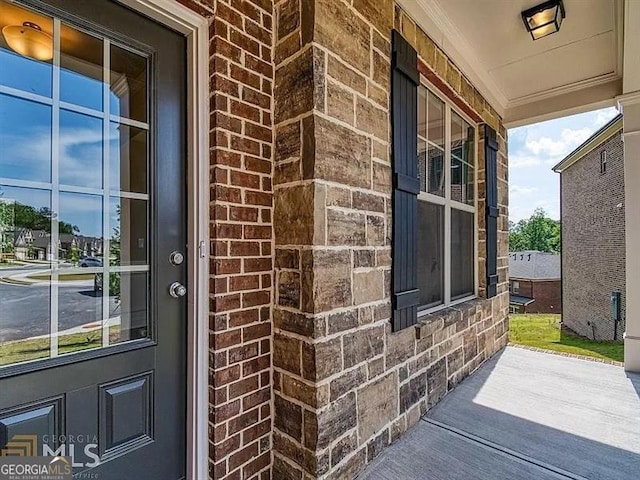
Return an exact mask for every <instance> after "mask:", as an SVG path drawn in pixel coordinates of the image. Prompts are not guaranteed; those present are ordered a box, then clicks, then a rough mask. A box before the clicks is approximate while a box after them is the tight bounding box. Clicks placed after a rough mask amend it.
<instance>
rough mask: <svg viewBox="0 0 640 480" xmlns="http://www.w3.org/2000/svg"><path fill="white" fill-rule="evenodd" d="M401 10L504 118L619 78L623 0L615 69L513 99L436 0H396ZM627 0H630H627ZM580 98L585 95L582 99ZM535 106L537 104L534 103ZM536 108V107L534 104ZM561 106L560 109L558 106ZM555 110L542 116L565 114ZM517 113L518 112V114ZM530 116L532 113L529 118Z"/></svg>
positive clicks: (618, 8)
mask: <svg viewBox="0 0 640 480" xmlns="http://www.w3.org/2000/svg"><path fill="white" fill-rule="evenodd" d="M396 1H397V3H398V4H399V5H400V6H401V7H402V8H403V10H404V11H405V12H406V13H408V14H409V16H411V17H412V18H413V20H414V21H415V22H416V23H417V25H418V26H419V27H421V28H422V29H423V30H424V31H425V32H426V33H427V34H428V35H429V37H431V39H432V40H433V41H434V42H435V43H436V44H437V45H438V46H439V47H440V48H441V49H442V50H443V51H444V52H445V53H446V54H447V56H448V57H449V58H450V59H451V60H452V61H453V62H454V63H455V64H456V66H457V67H458V68H459V69H460V70H461V71H462V72H463V73H464V74H465V75H466V76H467V77H468V78H469V80H470V81H471V83H472V84H473V85H474V86H475V87H476V88H477V89H478V91H479V92H480V93H481V94H482V95H483V96H484V98H485V99H486V100H487V101H488V102H489V103H490V104H491V106H493V108H494V109H495V110H496V111H497V112H498V114H499V115H500V116H501V117H503V118H505V119H506V117H511V116H512V114H515V112H513V111H511V112H509V110H511V109H514V108H517V109H519V110H521V109H522V107H525V106H527V105H530V106H531V107H534V104H540V103H547V104H548V102H549V100H550V99H553V98H554V97H560V96H564V97H565V98H566V96H567V94H571V93H574V92H580V93H581V94H582V96H584V95H585V94H586V90H587V89H590V88H591V89H593V87H598V86H604V85H606V84H611V83H612V82H615V81H616V80H619V79H620V78H622V74H623V65H624V56H623V54H624V48H623V46H624V27H623V25H624V21H625V14H624V3H625V0H614V1H615V29H616V31H615V42H616V67H615V71H614V72H611V73H607V74H605V75H600V76H598V77H594V78H590V79H586V80H581V81H578V82H574V83H571V84H568V85H563V86H561V87H557V88H552V89H547V90H545V91H543V92H537V93H534V94H531V95H526V96H523V97H519V98H516V99H513V100H510V101H509V100H508V99H507V97H506V95H505V94H504V93H503V91H502V90H501V89H500V87H498V85H497V84H496V83H495V81H494V80H493V78H492V77H491V75H490V74H489V72H488V71H487V69H486V67H485V65H483V63H482V62H481V61H480V59H479V56H478V55H476V54H475V52H474V50H473V48H472V47H471V45H470V44H469V43H468V42H467V40H466V38H465V37H464V36H463V35H462V34H461V33H460V31H459V30H458V28H457V27H456V25H455V24H454V23H453V22H452V21H451V19H450V18H449V17H448V15H447V14H446V13H445V12H444V11H443V9H442V8H441V7H440V5H439V4H438V3H437V1H436V0H396ZM626 1H627V2H628V1H629V0H626ZM581 100H582V101H585V100H588V99H581ZM613 103H614V98H613V97H612V98H611V99H610V100H605V99H602V98H594V99H593V101H592V102H589V101H587V103H586V104H585V107H584V109H581V108H578V107H573V108H572V110H573V109H576V108H578V109H579V110H584V111H586V110H589V109H592V108H594V107H596V106H597V107H600V106H605V104H606V105H609V104H613ZM535 107H538V105H535ZM533 109H534V110H537V109H538V108H533ZM561 110H562V109H561ZM556 113H557V115H556V114H554V113H553V112H548V113H547V114H545V115H544V117H545V118H546V117H550V118H555V117H556V116H563V115H565V114H567V113H566V112H565V111H564V110H562V111H558V112H556ZM518 117H519V115H518ZM530 120H533V117H532V119H530ZM517 123H518V124H520V125H522V124H527V123H531V122H530V121H528V120H527V119H525V118H520V119H519V120H518V121H517Z"/></svg>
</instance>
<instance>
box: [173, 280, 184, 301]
mask: <svg viewBox="0 0 640 480" xmlns="http://www.w3.org/2000/svg"><path fill="white" fill-rule="evenodd" d="M186 294H187V287H185V286H184V285H182V284H181V283H180V282H173V283H172V284H171V285H169V295H171V296H172V297H173V298H180V297H184V296H185V295H186Z"/></svg>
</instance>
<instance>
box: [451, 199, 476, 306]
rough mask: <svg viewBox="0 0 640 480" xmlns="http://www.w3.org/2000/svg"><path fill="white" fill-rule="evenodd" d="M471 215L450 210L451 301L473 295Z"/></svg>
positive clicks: (472, 226)
mask: <svg viewBox="0 0 640 480" xmlns="http://www.w3.org/2000/svg"><path fill="white" fill-rule="evenodd" d="M473 231H474V221H473V213H470V212H463V211H462V210H456V209H455V208H452V209H451V299H452V300H456V299H457V298H462V297H466V296H468V295H472V294H473V293H474V288H473V285H474V270H473V259H474V256H473V242H474V234H473Z"/></svg>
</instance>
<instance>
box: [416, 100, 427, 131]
mask: <svg viewBox="0 0 640 480" xmlns="http://www.w3.org/2000/svg"><path fill="white" fill-rule="evenodd" d="M418 136H420V137H422V138H424V139H426V138H427V89H426V88H418Z"/></svg>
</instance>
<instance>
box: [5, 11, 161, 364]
mask: <svg viewBox="0 0 640 480" xmlns="http://www.w3.org/2000/svg"><path fill="white" fill-rule="evenodd" d="M0 13H2V15H0V24H2V25H6V24H7V22H10V23H11V24H13V23H17V24H18V25H20V24H21V22H22V21H23V20H21V19H26V20H24V21H27V20H29V19H34V18H36V17H38V21H39V22H40V24H41V25H40V26H41V27H42V30H43V31H46V32H49V34H50V35H52V36H53V37H59V38H58V40H59V43H58V41H55V42H53V43H52V45H54V44H59V45H60V49H61V50H60V52H53V53H55V54H56V58H60V69H59V71H58V70H57V69H56V70H55V71H53V72H52V68H51V62H50V60H33V59H29V58H27V57H25V56H22V55H19V54H18V53H16V52H15V51H13V50H12V49H11V48H9V47H8V46H7V44H6V41H5V39H4V37H3V39H1V40H0V367H4V366H8V365H13V364H17V363H22V362H27V361H32V360H37V359H44V358H49V357H56V356H60V355H69V354H73V353H76V352H81V351H84V350H89V349H99V348H106V347H108V346H110V345H113V344H117V343H122V342H127V341H132V340H137V339H141V338H148V337H149V336H150V331H152V330H153V328H152V326H151V324H150V323H149V318H150V317H149V313H148V308H149V306H148V305H149V293H148V292H149V286H150V281H151V280H150V279H151V270H150V264H149V257H150V251H149V231H150V226H149V211H150V207H151V204H150V197H149V188H148V179H149V169H148V164H149V157H148V155H149V144H148V142H149V140H148V139H149V125H148V124H147V123H146V121H147V118H148V97H147V95H148V91H149V87H148V85H147V72H148V65H147V63H148V59H147V57H145V56H143V55H138V54H136V53H133V52H131V51H129V50H126V49H125V48H122V47H120V46H114V45H113V44H112V43H111V41H110V40H106V39H103V38H99V37H98V36H95V35H93V34H91V33H88V32H84V31H80V30H77V29H75V28H73V27H71V26H69V25H67V24H64V23H62V22H60V21H58V20H55V21H53V20H52V19H51V18H49V19H48V20H47V19H44V17H42V18H40V17H39V16H37V15H35V14H32V13H31V12H29V11H28V10H26V9H23V8H22V7H17V6H14V5H10V4H8V3H6V2H4V1H2V0H0ZM5 14H6V15H5ZM45 20H46V21H45ZM29 21H31V20H29ZM47 22H48V23H47ZM52 56H53V54H52ZM106 59H108V60H109V61H106ZM109 63H110V67H111V68H110V70H109V69H107V68H106V66H107V65H109ZM8 70H11V71H12V73H13V75H7V71H8ZM58 72H59V81H56V82H53V81H52V76H53V75H56V74H57V73H58ZM104 78H108V79H109V83H105V82H103V79H104ZM12 82H13V83H12ZM54 85H55V88H58V89H59V90H58V91H54V90H53V88H54ZM6 87H10V89H7V88H6ZM2 89H4V91H3V90H2ZM34 94H36V95H34ZM107 97H109V98H110V101H109V102H107V103H106V104H104V103H105V102H103V99H105V98H107ZM118 117H119V118H118ZM112 119H113V121H112ZM116 120H117V121H116ZM54 122H55V123H54ZM105 132H108V138H105Z"/></svg>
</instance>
